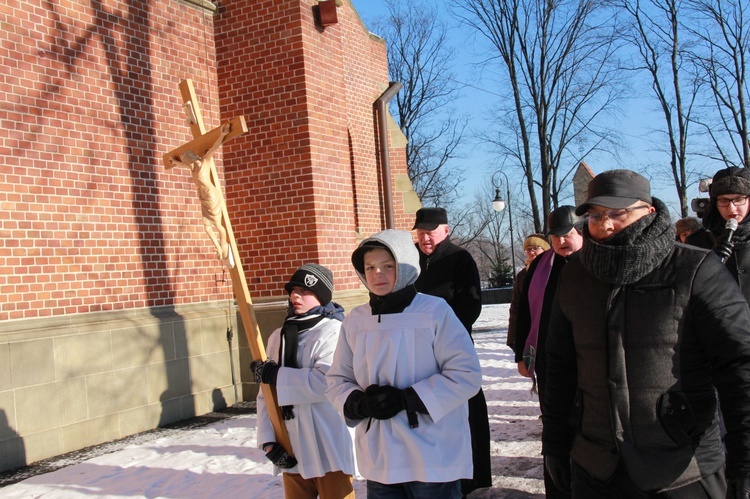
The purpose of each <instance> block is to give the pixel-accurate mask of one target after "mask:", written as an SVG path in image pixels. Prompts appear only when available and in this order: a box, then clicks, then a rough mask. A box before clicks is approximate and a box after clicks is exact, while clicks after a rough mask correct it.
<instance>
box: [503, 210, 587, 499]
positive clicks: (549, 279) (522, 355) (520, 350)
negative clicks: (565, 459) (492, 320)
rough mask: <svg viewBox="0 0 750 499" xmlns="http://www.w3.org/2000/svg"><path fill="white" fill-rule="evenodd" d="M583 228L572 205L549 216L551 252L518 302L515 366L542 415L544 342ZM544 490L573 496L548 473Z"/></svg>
mask: <svg viewBox="0 0 750 499" xmlns="http://www.w3.org/2000/svg"><path fill="white" fill-rule="evenodd" d="M582 228H583V221H582V220H581V219H580V218H579V217H578V216H577V215H576V214H575V207H573V206H560V207H559V208H557V209H556V210H554V211H552V213H550V214H549V217H548V218H547V234H546V235H547V237H549V238H550V241H551V242H552V250H550V251H546V252H545V253H543V254H542V255H541V256H539V257H538V258H536V259H534V261H533V262H532V263H531V265H530V266H529V271H528V273H527V274H526V278H525V279H524V283H523V291H522V292H521V297H520V300H519V302H518V317H517V319H516V340H515V343H516V348H515V349H514V351H515V353H516V364H517V365H518V372H519V373H520V374H521V375H523V376H527V377H530V378H532V379H533V380H534V384H533V385H532V390H536V391H537V393H538V394H539V407H540V408H542V414H544V394H545V386H546V380H547V376H546V374H547V373H546V362H545V355H546V348H545V343H546V341H547V327H548V324H549V317H550V311H551V310H552V302H553V300H554V298H555V291H556V290H557V280H558V278H559V276H560V271H561V270H562V268H563V266H564V265H565V264H566V262H567V261H568V259H569V258H570V257H571V255H573V254H575V253H576V252H577V251H578V250H580V249H581V245H582V244H583V237H582V235H581V230H582ZM544 490H545V493H546V496H547V497H548V498H550V499H552V498H567V497H570V492H569V491H567V490H565V489H560V488H558V487H557V486H556V485H555V483H554V482H553V481H552V477H550V476H549V474H548V473H546V472H545V473H544Z"/></svg>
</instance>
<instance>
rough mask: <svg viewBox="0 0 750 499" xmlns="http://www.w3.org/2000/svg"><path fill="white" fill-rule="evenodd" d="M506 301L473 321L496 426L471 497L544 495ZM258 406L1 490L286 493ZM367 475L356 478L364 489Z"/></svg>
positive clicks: (535, 428)
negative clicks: (260, 433)
mask: <svg viewBox="0 0 750 499" xmlns="http://www.w3.org/2000/svg"><path fill="white" fill-rule="evenodd" d="M507 315H508V305H486V306H485V307H484V308H483V311H482V316H481V317H480V318H479V320H478V321H477V323H476V324H475V334H474V338H475V342H476V348H477V352H478V354H479V359H480V361H481V363H482V369H483V373H484V383H483V386H484V393H485V396H486V398H487V404H488V408H489V415H490V429H491V434H492V472H493V482H494V485H493V487H492V488H489V489H484V490H479V491H476V492H474V493H473V494H471V497H472V498H487V497H491V498H542V497H544V485H543V482H542V479H541V476H542V458H541V456H540V455H539V452H540V449H541V444H540V442H539V438H540V434H541V425H540V421H539V419H538V416H539V408H538V402H537V399H536V397H534V398H532V397H531V395H530V394H529V388H530V382H529V381H528V380H527V379H525V378H522V377H521V376H519V375H518V373H517V372H516V366H515V362H514V361H513V354H512V352H511V351H510V350H509V349H508V348H507V347H506V346H505V333H506V328H507V325H508V318H507ZM255 428H256V419H255V415H254V414H246V415H242V416H237V417H232V418H229V419H225V420H223V421H220V422H218V423H214V424H211V425H208V426H203V427H200V428H194V429H189V430H181V431H174V432H169V433H167V434H166V435H165V436H162V437H158V438H156V439H153V440H149V441H147V442H143V443H136V444H132V445H128V446H126V447H125V448H123V449H121V450H117V451H115V452H112V453H109V454H106V455H102V456H99V457H95V458H93V459H89V460H87V461H84V462H81V463H78V464H73V465H71V466H68V467H65V468H62V469H60V470H57V471H55V472H51V473H47V474H44V475H38V476H34V477H32V478H29V479H27V480H24V481H23V482H19V483H17V484H14V485H9V486H6V487H3V488H0V497H3V498H30V497H35V498H66V499H67V498H85V497H88V498H91V497H106V498H126V497H127V498H132V497H148V498H175V499H177V498H180V499H182V498H195V499H198V498H200V499H204V498H208V497H217V496H220V495H221V496H224V497H253V498H256V499H277V498H280V497H283V491H282V487H281V480H280V477H274V476H273V475H272V469H271V465H270V464H269V463H268V461H267V460H266V458H265V456H264V455H263V453H262V452H261V451H260V450H258V449H256V448H255V435H256V430H255ZM364 485H365V484H364V480H362V479H358V480H357V481H356V482H355V490H356V493H357V496H358V497H361V498H364V497H365V490H364Z"/></svg>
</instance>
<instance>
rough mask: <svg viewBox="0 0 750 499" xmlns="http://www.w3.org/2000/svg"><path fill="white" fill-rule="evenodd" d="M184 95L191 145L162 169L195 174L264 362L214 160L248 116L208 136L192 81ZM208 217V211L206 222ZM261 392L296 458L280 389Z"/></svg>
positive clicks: (256, 354)
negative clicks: (173, 169) (277, 395)
mask: <svg viewBox="0 0 750 499" xmlns="http://www.w3.org/2000/svg"><path fill="white" fill-rule="evenodd" d="M180 92H181V93H182V99H183V101H184V102H185V104H184V106H183V108H184V109H185V113H186V115H187V117H188V122H189V124H190V131H191V133H192V135H193V140H192V141H190V142H188V143H187V144H185V145H183V146H180V147H178V148H177V149H175V150H174V151H170V152H169V153H167V154H165V155H164V156H163V160H164V166H165V167H167V168H173V167H175V166H185V167H187V168H190V169H191V171H192V172H193V179H194V180H195V183H196V185H197V187H198V195H199V197H200V199H201V205H202V206H201V209H202V211H203V218H204V225H205V227H206V232H207V233H208V234H209V237H211V240H212V242H213V243H214V245H215V246H216V247H217V252H218V253H219V258H220V259H222V260H223V261H224V264H225V265H226V267H227V268H228V271H229V275H230V276H231V278H232V287H233V289H234V295H235V298H236V299H237V306H238V307H239V310H240V317H242V323H243V325H244V327H245V335H246V336H247V342H248V344H249V345H250V351H251V352H252V355H253V359H254V360H266V349H265V347H264V345H263V340H262V338H261V335H260V329H259V328H258V322H257V320H256V319H255V312H254V310H253V302H252V299H251V298H250V292H249V291H248V288H247V280H246V279H245V273H244V271H243V270H242V262H240V257H239V253H238V251H237V243H236V242H235V239H234V232H233V231H232V224H231V223H230V220H229V214H228V213H227V206H226V202H225V201H224V196H223V195H222V194H221V189H220V188H219V186H220V182H219V177H218V174H217V173H216V165H215V164H214V160H213V154H214V152H216V150H217V149H218V148H219V146H221V144H222V143H223V142H225V141H227V140H229V139H231V138H232V137H236V136H237V135H241V134H243V133H246V132H247V125H245V119H244V117H239V118H234V119H233V120H231V121H229V122H228V123H225V124H224V125H222V126H220V127H219V128H215V129H213V130H211V131H210V132H208V133H206V129H205V127H204V125H203V117H202V115H201V112H200V107H199V105H198V99H197V98H196V96H195V89H194V88H193V82H192V80H183V81H181V82H180ZM200 172H202V173H200ZM217 200H218V201H217ZM215 202H218V204H215ZM217 211H220V215H217ZM207 212H209V213H208V217H207ZM209 223H211V224H212V225H213V224H217V225H218V226H217V227H215V228H216V229H217V230H218V231H219V238H216V237H215V235H214V234H213V230H212V229H213V227H209V225H208V224H209ZM212 236H213V237H212ZM223 240H225V241H226V246H227V247H226V251H224V248H223V246H224V245H223V244H222V242H223ZM217 241H218V242H217ZM260 389H261V390H262V391H263V396H264V397H265V400H266V405H267V406H268V415H269V417H270V419H271V424H272V425H273V429H274V432H275V433H276V440H277V441H278V443H279V444H281V446H282V447H284V449H286V451H287V452H288V453H289V454H290V455H293V454H292V446H291V443H290V442H289V434H288V433H287V430H286V425H285V424H284V420H283V418H282V416H281V409H280V408H279V403H278V398H277V397H276V387H275V386H273V385H269V384H266V383H262V384H261V385H260Z"/></svg>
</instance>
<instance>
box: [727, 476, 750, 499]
mask: <svg viewBox="0 0 750 499" xmlns="http://www.w3.org/2000/svg"><path fill="white" fill-rule="evenodd" d="M748 498H750V476H738V477H737V478H734V479H727V499H748Z"/></svg>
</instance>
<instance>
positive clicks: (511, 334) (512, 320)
mask: <svg viewBox="0 0 750 499" xmlns="http://www.w3.org/2000/svg"><path fill="white" fill-rule="evenodd" d="M525 277H526V269H525V268H523V269H521V271H520V272H519V273H518V275H516V279H515V281H513V297H511V299H510V311H509V312H508V337H507V339H506V341H505V344H506V345H508V346H509V347H510V348H511V350H513V351H514V352H515V351H516V349H515V346H514V345H515V343H516V322H517V321H516V318H517V316H518V304H519V302H520V300H521V294H522V293H523V281H524V278H525Z"/></svg>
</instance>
